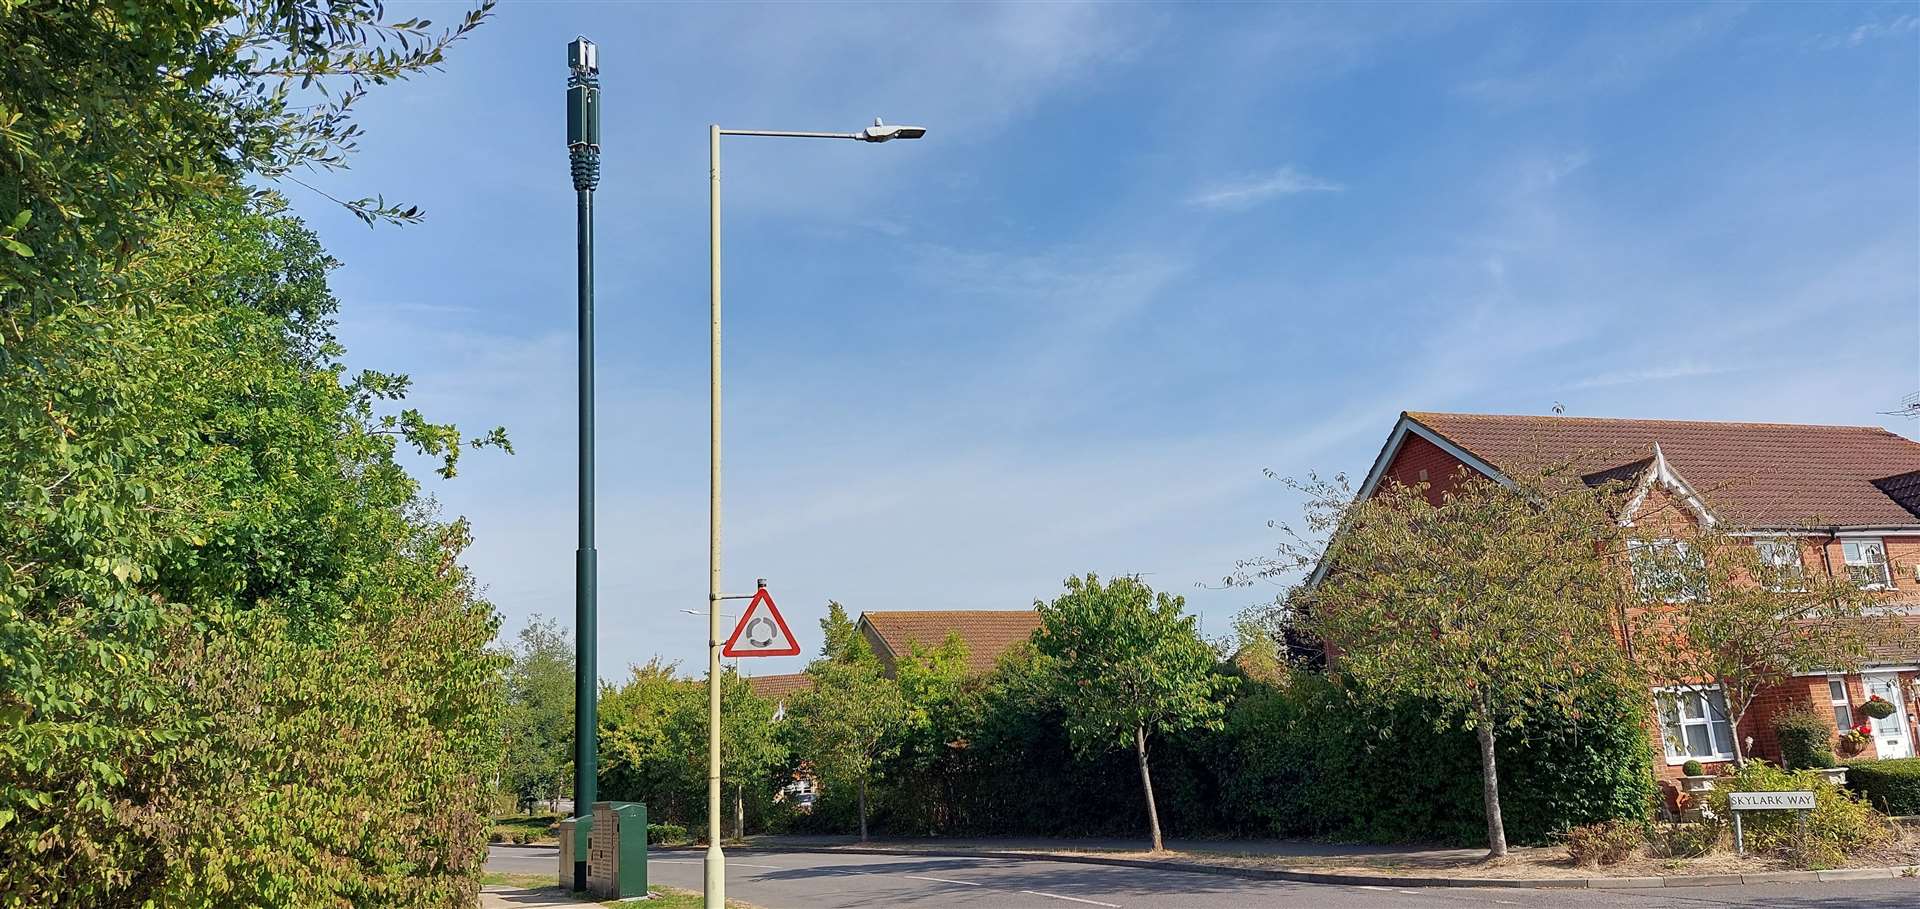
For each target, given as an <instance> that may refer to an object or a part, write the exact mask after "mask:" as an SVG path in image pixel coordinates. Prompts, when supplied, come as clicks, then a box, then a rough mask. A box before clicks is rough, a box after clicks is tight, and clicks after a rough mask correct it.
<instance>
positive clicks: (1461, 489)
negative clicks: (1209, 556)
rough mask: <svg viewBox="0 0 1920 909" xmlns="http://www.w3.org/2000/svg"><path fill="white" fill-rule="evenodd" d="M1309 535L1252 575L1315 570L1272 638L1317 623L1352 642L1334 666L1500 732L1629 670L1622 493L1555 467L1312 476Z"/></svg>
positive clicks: (1291, 538) (1377, 687) (1495, 796)
mask: <svg viewBox="0 0 1920 909" xmlns="http://www.w3.org/2000/svg"><path fill="white" fill-rule="evenodd" d="M1299 488H1300V489H1301V490H1302V491H1304V492H1305V494H1306V495H1307V497H1308V502H1307V520H1308V528H1309V532H1308V534H1307V535H1304V536H1302V535H1297V534H1294V533H1293V532H1292V531H1290V530H1289V531H1288V538H1287V539H1285V540H1284V541H1283V542H1282V543H1281V545H1280V550H1279V554H1278V556H1277V557H1275V558H1269V559H1261V560H1257V561H1255V562H1253V563H1250V567H1252V568H1253V569H1254V570H1253V571H1252V573H1251V574H1248V575H1246V576H1245V579H1247V580H1251V579H1252V578H1254V577H1268V578H1276V577H1280V576H1284V575H1288V574H1290V573H1293V572H1297V571H1299V572H1314V573H1315V574H1314V577H1315V578H1316V580H1315V582H1313V583H1309V584H1302V585H1300V586H1298V587H1296V588H1294V589H1293V590H1292V591H1291V593H1290V594H1289V596H1288V598H1287V599H1285V600H1283V601H1282V602H1281V603H1279V604H1277V608H1276V609H1273V610H1269V613H1270V614H1268V615H1266V616H1264V618H1266V619H1268V623H1269V625H1270V626H1272V627H1269V628H1268V632H1269V634H1270V635H1273V636H1276V637H1277V636H1278V635H1280V634H1283V633H1286V632H1288V631H1293V630H1299V629H1304V630H1305V631H1307V632H1308V633H1310V634H1311V635H1312V636H1313V637H1314V638H1317V639H1318V640H1321V641H1326V642H1329V643H1330V644H1332V645H1334V646H1336V647H1337V648H1338V651H1339V655H1338V660H1337V661H1336V663H1335V668H1336V669H1337V670H1338V671H1339V672H1340V673H1342V674H1343V675H1347V676H1350V677H1352V678H1353V679H1355V680H1356V681H1358V682H1359V683H1360V684H1362V685H1364V686H1366V687H1367V688H1368V689H1369V690H1371V691H1375V692H1377V693H1379V694H1381V695H1385V696H1389V697H1396V698H1406V699H1411V700H1418V701H1421V702H1423V703H1426V704H1428V705H1430V706H1431V707H1432V708H1433V709H1434V711H1435V718H1436V719H1438V720H1440V721H1442V722H1446V723H1450V724H1453V725H1455V726H1458V727H1459V728H1463V729H1468V730H1472V731H1474V732H1475V733H1477V735H1478V736H1479V738H1480V740H1481V751H1482V754H1483V755H1484V756H1486V757H1491V756H1492V755H1493V754H1494V753H1495V751H1496V750H1497V739H1498V738H1499V737H1500V736H1503V735H1510V734H1512V733H1513V732H1514V731H1517V730H1519V729H1521V728H1523V727H1524V726H1525V724H1526V723H1527V722H1528V721H1529V720H1530V719H1531V718H1533V717H1534V716H1535V715H1548V714H1553V713H1558V714H1566V713H1568V712H1570V711H1572V710H1574V709H1576V705H1577V704H1578V703H1579V702H1580V701H1582V700H1583V699H1584V698H1585V697H1586V696H1587V694H1588V693H1589V689H1590V688H1591V687H1592V686H1595V685H1601V686H1604V685H1609V684H1611V677H1612V676H1614V675H1615V674H1617V673H1618V672H1619V671H1620V669H1621V668H1622V667H1621V666H1620V663H1621V652H1620V648H1619V646H1618V643H1617V639H1616V637H1615V629H1616V623H1617V620H1618V619H1619V617H1621V616H1622V615H1624V603H1623V601H1622V598H1621V591H1620V587H1621V585H1620V582H1619V577H1620V575H1619V573H1618V572H1619V566H1618V565H1617V564H1616V563H1615V560H1614V559H1613V558H1612V557H1611V554H1612V553H1613V552H1614V550H1615V549H1616V548H1617V547H1615V546H1614V545H1613V543H1614V538H1615V537H1616V536H1617V528H1616V525H1615V523H1614V521H1613V520H1612V519H1611V516H1610V515H1609V514H1608V511H1607V509H1606V507H1605V503H1606V501H1607V498H1606V497H1605V496H1604V495H1601V494H1597V493H1596V492H1595V491H1594V490H1592V489H1590V488H1588V487H1587V486H1586V485H1585V484H1581V483H1567V482H1565V481H1564V480H1563V479H1562V478H1561V476H1560V475H1559V474H1557V473H1555V472H1553V471H1544V472H1540V473H1537V474H1534V475H1527V474H1522V473H1516V475H1515V476H1514V477H1513V478H1512V480H1511V482H1509V483H1496V482H1493V481H1492V480H1489V479H1487V478H1485V477H1483V476H1480V475H1479V474H1474V473H1471V472H1470V471H1466V469H1465V468H1462V473H1461V475H1460V476H1458V477H1457V478H1456V479H1455V482H1454V483H1453V484H1452V485H1451V487H1450V488H1448V489H1447V491H1445V492H1444V493H1442V494H1439V495H1429V490H1428V489H1427V487H1426V486H1425V484H1420V485H1417V486H1403V485H1399V484H1387V485H1386V486H1383V487H1381V488H1380V489H1379V490H1377V491H1376V492H1375V494H1373V495H1372V496H1370V497H1366V498H1356V497H1355V496H1354V494H1353V491H1352V490H1351V489H1349V488H1347V486H1346V485H1345V484H1344V483H1340V482H1336V483H1326V482H1314V483H1310V484H1303V485H1300V486H1299ZM1497 764H1498V762H1497V761H1487V760H1483V761H1482V765H1483V766H1482V769H1483V789H1484V796H1485V799H1486V800H1487V801H1488V802H1489V803H1490V805H1491V808H1490V809H1489V810H1488V811H1487V812H1485V816H1486V818H1487V840H1488V845H1489V846H1490V847H1491V849H1492V851H1493V853H1494V854H1495V855H1500V854H1504V853H1505V851H1506V837H1505V833H1504V830H1503V827H1502V823H1501V816H1500V812H1499V810H1498V809H1499V807H1500V804H1501V799H1502V797H1503V796H1504V795H1506V793H1503V792H1502V791H1501V787H1500V784H1499V776H1498V774H1497V773H1496V769H1497Z"/></svg>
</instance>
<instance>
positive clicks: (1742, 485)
mask: <svg viewBox="0 0 1920 909" xmlns="http://www.w3.org/2000/svg"><path fill="white" fill-rule="evenodd" d="M1402 423H1403V425H1404V424H1409V423H1410V424H1413V425H1412V426H1410V427H1407V428H1409V429H1412V430H1413V431H1415V432H1419V430H1421V429H1424V430H1426V432H1422V433H1420V434H1421V435H1423V436H1425V435H1428V434H1429V433H1430V434H1431V435H1432V436H1438V437H1439V439H1440V440H1442V441H1443V442H1444V443H1445V444H1443V446H1442V447H1452V448H1456V449H1459V450H1462V451H1464V453H1466V454H1468V455H1470V457H1468V458H1463V459H1462V460H1465V461H1467V462H1468V463H1470V464H1472V463H1473V462H1474V461H1476V460H1477V461H1480V462H1482V463H1481V464H1475V465H1474V466H1475V467H1476V468H1478V467H1481V466H1483V465H1484V466H1491V467H1492V468H1494V470H1495V471H1522V470H1526V469H1528V468H1530V467H1539V466H1547V465H1553V464H1562V463H1564V464H1568V465H1570V466H1573V467H1574V468H1575V469H1577V470H1579V471H1581V472H1582V473H1583V474H1585V475H1586V476H1587V478H1588V479H1589V480H1594V481H1597V480H1601V479H1607V478H1619V479H1627V478H1630V477H1631V476H1632V475H1633V474H1636V473H1639V472H1641V471H1643V470H1644V469H1645V468H1646V466H1647V465H1648V464H1649V463H1651V462H1650V460H1649V459H1650V458H1653V457H1654V456H1655V452H1656V446H1658V453H1659V455H1660V456H1661V457H1663V458H1664V461H1665V463H1666V464H1667V465H1670V466H1671V468H1672V470H1673V471H1674V473H1676V474H1678V475H1679V476H1681V477H1685V480H1686V483H1687V485H1688V486H1690V487H1691V489H1692V490H1693V491H1694V492H1696V493H1698V495H1699V496H1700V497H1701V499H1703V500H1704V501H1705V504H1706V506H1707V508H1708V510H1709V511H1711V512H1712V513H1713V514H1714V516H1715V517H1717V518H1718V519H1720V520H1723V521H1730V522H1732V523H1734V524H1736V525H1739V526H1746V527H1762V528H1788V527H1799V526H1804V525H1806V524H1809V523H1818V524H1821V525H1837V526H1841V527H1886V528H1908V527H1911V528H1915V529H1920V442H1915V441H1913V440H1911V439H1908V438H1905V437H1902V436H1899V435H1895V434H1894V433H1891V432H1888V431H1887V430H1885V429H1881V428H1880V427H1877V426H1815V425H1805V424H1796V423H1722V422H1707V421H1694V420H1628V419H1601V418H1593V417H1562V416H1515V415H1497V414H1464V413H1427V412H1419V411H1409V412H1407V413H1405V414H1403V415H1402ZM1401 436H1402V433H1401V432H1400V431H1399V429H1398V428H1396V432H1395V435H1394V438H1395V440H1397V439H1398V438H1400V437H1401ZM1389 444H1390V446H1391V445H1392V442H1390V443H1389ZM1382 455H1383V458H1387V459H1390V458H1391V456H1392V453H1391V452H1383V453H1382ZM1376 473H1378V471H1377V470H1376ZM1372 479H1373V478H1371V477H1370V478H1369V480H1370V481H1371V480H1372Z"/></svg>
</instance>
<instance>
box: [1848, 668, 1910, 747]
mask: <svg viewBox="0 0 1920 909" xmlns="http://www.w3.org/2000/svg"><path fill="white" fill-rule="evenodd" d="M1860 680H1861V681H1862V682H1864V683H1865V684H1866V688H1867V694H1868V695H1869V696H1871V695H1876V694H1877V695H1879V696H1881V697H1882V698H1885V699H1886V700H1888V701H1891V702H1892V703H1893V707H1894V710H1893V713H1891V714H1888V715H1887V717H1886V718H1885V719H1879V720H1873V721H1872V722H1873V747H1874V750H1875V752H1877V753H1878V754H1879V755H1880V756H1881V757H1883V758H1903V757H1912V756H1913V739H1912V738H1911V737H1909V736H1908V735H1907V702H1906V698H1903V697H1901V696H1900V676H1899V674H1898V673H1892V672H1880V673H1872V674H1868V675H1863V676H1861V677H1860Z"/></svg>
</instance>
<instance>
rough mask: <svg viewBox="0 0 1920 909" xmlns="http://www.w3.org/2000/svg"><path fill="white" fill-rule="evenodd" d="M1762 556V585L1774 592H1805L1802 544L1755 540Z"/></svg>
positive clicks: (1789, 541) (1754, 542) (1791, 541)
mask: <svg viewBox="0 0 1920 909" xmlns="http://www.w3.org/2000/svg"><path fill="white" fill-rule="evenodd" d="M1753 548H1754V550H1755V551H1756V552H1758V553H1759V554H1760V577H1759V578H1758V579H1757V580H1759V581H1760V583H1762V584H1765V585H1766V586H1767V587H1769V588H1772V589H1774V590H1805V589H1806V586H1807V575H1806V563H1804V562H1802V561H1800V544H1799V543H1798V542H1796V541H1794V540H1790V539H1789V540H1754V541H1753Z"/></svg>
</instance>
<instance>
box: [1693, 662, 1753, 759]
mask: <svg viewBox="0 0 1920 909" xmlns="http://www.w3.org/2000/svg"><path fill="white" fill-rule="evenodd" d="M1720 690H1721V692H1723V693H1724V692H1727V691H1730V690H1731V689H1729V688H1728V687H1727V686H1726V685H1725V684H1724V683H1722V684H1721V685H1720ZM1700 699H1701V701H1702V702H1703V703H1705V704H1706V707H1707V722H1709V723H1711V722H1713V702H1711V701H1708V700H1707V699H1706V695H1705V694H1702V695H1701V696H1700ZM1746 715H1747V705H1746V704H1745V703H1742V704H1741V705H1740V712H1739V713H1734V711H1733V698H1731V697H1728V698H1727V735H1729V736H1731V737H1732V738H1733V766H1735V767H1745V766H1747V746H1746V743H1744V742H1742V741H1740V718H1741V717H1743V716H1746ZM1707 734H1708V735H1709V736H1711V735H1712V734H1713V728H1712V727H1711V726H1709V727H1708V728H1707Z"/></svg>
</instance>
